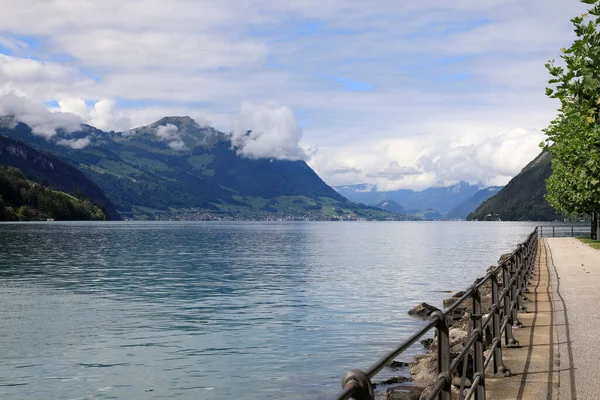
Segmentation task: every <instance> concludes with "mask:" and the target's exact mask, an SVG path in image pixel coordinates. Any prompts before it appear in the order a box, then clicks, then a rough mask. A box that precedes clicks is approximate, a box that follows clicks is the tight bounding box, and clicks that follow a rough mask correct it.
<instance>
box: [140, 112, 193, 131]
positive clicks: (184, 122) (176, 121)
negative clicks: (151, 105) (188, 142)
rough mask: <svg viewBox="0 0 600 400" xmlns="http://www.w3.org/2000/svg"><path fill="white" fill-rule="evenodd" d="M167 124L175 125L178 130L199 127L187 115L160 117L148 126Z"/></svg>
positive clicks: (154, 126)
mask: <svg viewBox="0 0 600 400" xmlns="http://www.w3.org/2000/svg"><path fill="white" fill-rule="evenodd" d="M169 124H170V125H175V126H176V127H177V128H179V129H180V130H183V129H186V128H195V129H198V128H200V125H198V123H197V122H196V121H195V120H194V119H193V118H192V117H189V116H187V115H186V116H183V117H177V116H171V117H162V118H161V119H159V120H158V121H156V122H153V123H152V124H150V126H151V127H152V128H156V127H158V126H162V125H169Z"/></svg>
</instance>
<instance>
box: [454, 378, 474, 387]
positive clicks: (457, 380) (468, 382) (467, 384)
mask: <svg viewBox="0 0 600 400" xmlns="http://www.w3.org/2000/svg"><path fill="white" fill-rule="evenodd" d="M461 381H462V378H461V377H460V376H453V377H452V384H453V385H454V386H456V387H457V388H460V383H461ZM471 385H472V383H471V380H470V379H469V378H465V386H464V387H466V388H470V387H471Z"/></svg>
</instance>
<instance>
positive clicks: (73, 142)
mask: <svg viewBox="0 0 600 400" xmlns="http://www.w3.org/2000/svg"><path fill="white" fill-rule="evenodd" d="M56 143H58V144H60V145H62V146H68V147H70V148H72V149H75V150H80V149H83V148H84V147H86V146H87V145H89V144H90V143H91V140H90V138H87V137H85V138H80V139H59V140H57V141H56Z"/></svg>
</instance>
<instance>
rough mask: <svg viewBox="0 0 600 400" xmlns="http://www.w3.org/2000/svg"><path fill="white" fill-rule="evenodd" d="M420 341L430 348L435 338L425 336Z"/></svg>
mask: <svg viewBox="0 0 600 400" xmlns="http://www.w3.org/2000/svg"><path fill="white" fill-rule="evenodd" d="M420 343H421V344H422V345H423V347H425V348H426V349H429V348H430V347H431V345H432V344H433V339H431V338H425V339H422V340H421V342H420Z"/></svg>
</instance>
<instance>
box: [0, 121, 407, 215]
mask: <svg viewBox="0 0 600 400" xmlns="http://www.w3.org/2000/svg"><path fill="white" fill-rule="evenodd" d="M0 135H4V136H6V137H10V138H13V139H17V140H20V141H22V142H24V143H26V144H27V145H29V146H34V147H36V148H38V149H42V150H45V151H48V152H51V153H54V154H56V155H57V156H59V157H60V158H61V159H62V160H64V161H66V162H67V163H69V164H71V165H72V166H74V167H76V168H77V170H79V171H81V172H82V173H83V174H85V175H86V176H87V177H88V178H89V179H90V180H91V181H93V182H95V183H96V184H97V185H98V186H99V187H100V188H101V189H102V191H103V192H104V194H105V195H106V198H108V199H109V200H110V202H111V203H112V204H114V206H115V208H116V210H118V212H119V213H120V214H121V215H122V216H123V217H127V218H149V219H155V218H171V217H177V216H181V215H187V216H190V215H191V216H193V215H199V214H201V213H215V214H223V215H229V216H239V217H241V218H244V219H248V218H249V219H252V218H259V217H264V216H265V215H293V216H298V217H314V218H317V219H318V218H329V217H332V218H333V217H336V218H337V217H348V218H373V219H386V218H398V217H394V216H393V214H390V213H388V212H386V211H384V210H381V209H378V208H374V207H369V206H366V205H362V204H356V203H353V202H351V201H348V200H347V199H346V198H344V197H343V196H342V195H340V194H339V193H338V192H336V191H335V190H333V189H332V188H331V187H329V186H328V185H327V184H325V182H323V181H322V180H321V178H319V176H317V174H316V173H315V172H314V171H313V170H312V169H311V168H310V167H309V166H308V165H307V164H306V163H305V162H304V161H302V160H298V161H291V160H277V159H252V158H247V157H243V156H240V155H238V154H237V152H236V148H234V146H232V143H231V141H230V140H229V138H228V136H227V135H225V134H224V133H222V132H219V131H217V130H215V129H214V128H211V127H206V126H200V125H198V124H197V123H196V122H195V121H194V120H193V119H192V118H189V117H165V118H162V119H161V120H159V121H156V122H155V123H153V124H151V125H148V126H144V127H140V128H137V129H135V130H132V131H130V132H126V133H115V132H104V131H101V130H99V129H96V128H94V127H91V126H87V125H83V126H82V128H81V130H79V131H77V132H71V133H68V132H63V131H59V134H57V135H55V136H53V137H51V138H50V139H48V138H46V137H43V136H41V135H36V134H35V133H34V132H33V131H32V129H31V128H30V127H29V126H27V125H25V124H23V123H20V122H17V121H14V120H13V119H12V118H11V117H0ZM27 168H28V166H27V165H22V169H23V170H24V172H25V173H27ZM80 175H81V174H80ZM75 186H77V185H75Z"/></svg>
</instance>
